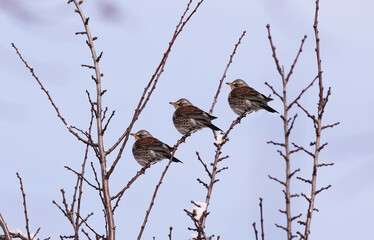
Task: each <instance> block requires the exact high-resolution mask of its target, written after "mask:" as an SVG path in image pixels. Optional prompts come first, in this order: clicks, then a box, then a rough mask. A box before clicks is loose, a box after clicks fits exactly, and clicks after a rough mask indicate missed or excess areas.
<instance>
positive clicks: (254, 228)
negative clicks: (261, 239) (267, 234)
mask: <svg viewBox="0 0 374 240" xmlns="http://www.w3.org/2000/svg"><path fill="white" fill-rule="evenodd" d="M252 226H253V230H254V232H255V237H256V240H258V231H257V229H256V223H255V222H254V223H253V224H252Z"/></svg>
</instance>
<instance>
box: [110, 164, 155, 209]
mask: <svg viewBox="0 0 374 240" xmlns="http://www.w3.org/2000/svg"><path fill="white" fill-rule="evenodd" d="M149 167H150V165H146V166H145V167H143V168H142V169H140V170H139V171H138V172H137V173H136V174H135V176H134V177H133V178H132V179H131V180H130V181H129V182H128V183H127V185H126V186H125V187H124V188H123V189H122V190H121V191H119V192H118V193H117V194H116V195H114V196H113V197H112V198H111V199H112V200H114V199H116V198H118V199H117V201H116V203H115V204H114V207H113V212H114V210H116V208H117V207H118V204H119V201H120V200H121V198H122V196H123V194H124V193H125V191H126V190H127V189H129V188H130V187H131V185H132V184H133V183H134V182H135V181H136V179H138V177H140V176H141V175H143V174H144V173H145V170H147V168H149Z"/></svg>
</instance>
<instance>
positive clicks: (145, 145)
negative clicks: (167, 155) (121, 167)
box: [135, 137, 171, 152]
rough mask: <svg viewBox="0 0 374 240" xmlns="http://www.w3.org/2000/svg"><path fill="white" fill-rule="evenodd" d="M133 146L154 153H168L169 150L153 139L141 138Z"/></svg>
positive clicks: (166, 146)
mask: <svg viewBox="0 0 374 240" xmlns="http://www.w3.org/2000/svg"><path fill="white" fill-rule="evenodd" d="M135 144H136V146H137V147H139V148H142V149H145V150H152V151H156V152H168V150H169V152H170V149H171V147H169V146H168V145H166V144H165V143H163V142H161V141H160V140H158V139H157V138H154V137H147V138H141V139H139V140H138V141H136V143H135Z"/></svg>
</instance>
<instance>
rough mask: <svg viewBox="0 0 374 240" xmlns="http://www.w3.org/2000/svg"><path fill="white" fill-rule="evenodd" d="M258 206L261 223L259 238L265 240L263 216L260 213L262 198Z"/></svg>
mask: <svg viewBox="0 0 374 240" xmlns="http://www.w3.org/2000/svg"><path fill="white" fill-rule="evenodd" d="M259 206H260V216H261V220H260V223H261V239H262V240H265V232H264V216H263V214H262V198H260V203H259Z"/></svg>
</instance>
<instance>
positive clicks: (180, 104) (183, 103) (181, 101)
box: [169, 98, 192, 109]
mask: <svg viewBox="0 0 374 240" xmlns="http://www.w3.org/2000/svg"><path fill="white" fill-rule="evenodd" d="M169 103H170V104H171V105H173V106H174V107H175V109H178V108H180V107H183V106H189V105H192V103H191V102H190V101H188V100H187V99H185V98H181V99H179V100H178V101H176V102H169Z"/></svg>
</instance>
